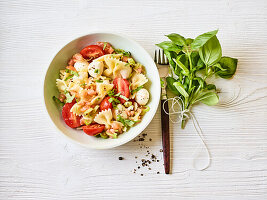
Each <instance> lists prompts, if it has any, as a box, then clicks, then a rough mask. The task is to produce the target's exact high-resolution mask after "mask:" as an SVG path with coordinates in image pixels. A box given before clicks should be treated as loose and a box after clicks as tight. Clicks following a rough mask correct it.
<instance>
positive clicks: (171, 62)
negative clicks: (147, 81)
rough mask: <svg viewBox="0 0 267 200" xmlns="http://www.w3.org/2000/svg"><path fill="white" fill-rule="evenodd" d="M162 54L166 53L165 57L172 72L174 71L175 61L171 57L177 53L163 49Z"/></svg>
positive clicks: (174, 56)
mask: <svg viewBox="0 0 267 200" xmlns="http://www.w3.org/2000/svg"><path fill="white" fill-rule="evenodd" d="M164 54H165V55H166V57H167V58H168V60H169V64H170V67H171V70H172V72H174V73H175V69H176V64H175V62H174V61H173V60H172V59H173V58H176V57H177V54H176V53H174V52H170V51H164ZM176 75H179V74H176Z"/></svg>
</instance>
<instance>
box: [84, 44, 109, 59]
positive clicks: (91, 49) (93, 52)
mask: <svg viewBox="0 0 267 200" xmlns="http://www.w3.org/2000/svg"><path fill="white" fill-rule="evenodd" d="M80 54H82V56H83V58H85V59H95V58H98V57H100V56H103V55H104V54H105V53H104V51H103V50H102V49H101V47H99V46H97V45H89V46H87V47H85V48H83V49H82V50H81V52H80Z"/></svg>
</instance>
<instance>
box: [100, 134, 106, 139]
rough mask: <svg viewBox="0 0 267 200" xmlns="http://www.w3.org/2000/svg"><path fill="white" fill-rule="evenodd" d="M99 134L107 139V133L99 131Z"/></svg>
mask: <svg viewBox="0 0 267 200" xmlns="http://www.w3.org/2000/svg"><path fill="white" fill-rule="evenodd" d="M99 135H100V137H101V138H103V139H107V138H108V135H107V134H106V133H100V134H99Z"/></svg>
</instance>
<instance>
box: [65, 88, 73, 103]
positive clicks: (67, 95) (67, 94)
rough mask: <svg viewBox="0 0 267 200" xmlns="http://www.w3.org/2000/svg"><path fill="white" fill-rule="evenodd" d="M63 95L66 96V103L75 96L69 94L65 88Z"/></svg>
mask: <svg viewBox="0 0 267 200" xmlns="http://www.w3.org/2000/svg"><path fill="white" fill-rule="evenodd" d="M64 93H65V96H66V103H71V102H72V101H73V99H74V98H75V95H73V96H71V95H70V93H69V92H68V91H66V90H65V92H64Z"/></svg>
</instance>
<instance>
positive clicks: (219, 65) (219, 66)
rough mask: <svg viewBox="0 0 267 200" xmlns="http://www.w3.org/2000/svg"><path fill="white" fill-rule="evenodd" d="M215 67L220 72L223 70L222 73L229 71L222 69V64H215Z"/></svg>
mask: <svg viewBox="0 0 267 200" xmlns="http://www.w3.org/2000/svg"><path fill="white" fill-rule="evenodd" d="M213 67H215V68H219V70H221V71H226V70H227V69H224V68H222V66H221V64H220V63H215V64H214V65H213Z"/></svg>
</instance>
